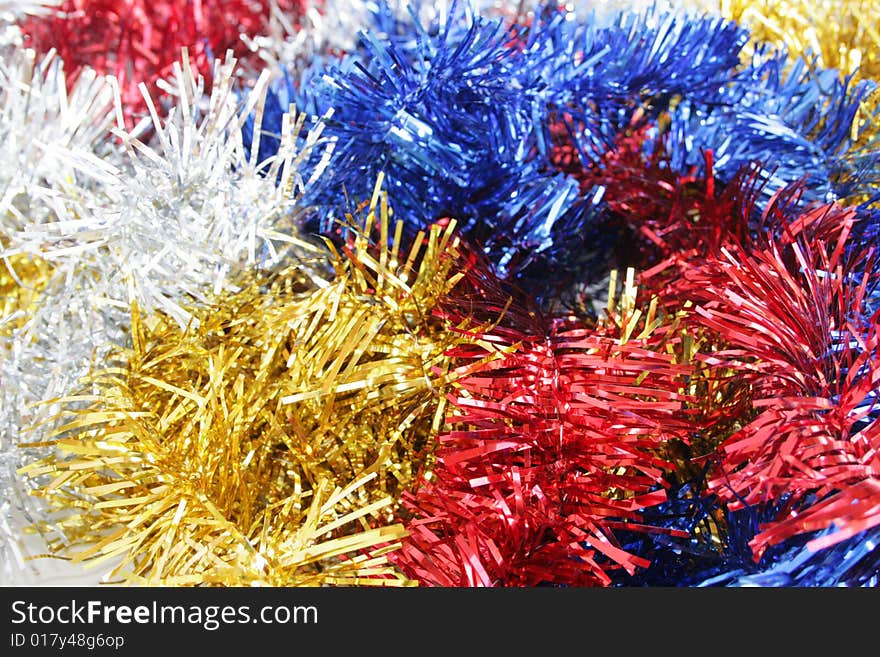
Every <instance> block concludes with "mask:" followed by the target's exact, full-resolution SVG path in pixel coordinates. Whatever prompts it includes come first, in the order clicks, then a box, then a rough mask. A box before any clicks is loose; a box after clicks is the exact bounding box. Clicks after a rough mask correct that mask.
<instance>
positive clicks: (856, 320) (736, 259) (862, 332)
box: [664, 204, 880, 558]
mask: <svg viewBox="0 0 880 657" xmlns="http://www.w3.org/2000/svg"><path fill="white" fill-rule="evenodd" d="M776 205H777V208H778V204H776ZM772 214H773V210H772V209H771V212H770V213H768V216H767V217H765V220H767V221H769V222H770V223H773V221H772V220H773V216H772ZM781 215H784V213H782V212H780V216H781ZM855 220H856V210H855V209H853V208H849V209H845V208H841V207H839V206H836V205H828V206H822V207H818V208H813V209H811V210H808V211H806V212H804V213H803V214H801V216H799V217H798V218H797V219H796V220H794V221H789V222H788V223H787V225H783V226H773V225H770V226H768V227H767V228H768V230H767V231H765V232H762V233H761V234H760V235H759V236H758V237H757V238H756V239H755V240H754V241H753V242H752V243H751V244H750V245H748V246H744V245H742V244H739V243H737V242H731V243H729V244H728V245H727V246H725V247H724V248H723V249H721V251H720V253H719V254H718V255H717V256H715V257H709V258H706V259H705V260H704V261H703V262H702V263H696V262H694V261H688V262H681V263H679V267H678V268H677V270H676V272H677V275H678V279H677V283H675V284H673V285H670V286H668V287H667V288H666V289H665V290H664V295H666V296H667V303H668V304H669V305H675V304H681V303H683V302H685V301H690V302H692V303H693V308H692V310H691V311H690V313H689V314H690V317H689V322H690V324H691V326H692V327H693V329H694V330H708V331H712V332H714V333H716V334H717V335H718V336H719V339H720V341H721V342H722V343H724V344H725V345H726V347H725V348H724V349H723V350H721V351H719V352H716V353H714V354H709V355H704V356H703V357H702V359H703V360H704V362H706V363H707V364H709V365H712V366H715V367H718V368H721V369H734V370H736V371H737V373H738V380H737V382H736V385H737V386H747V387H748V388H749V390H750V395H751V398H752V402H751V403H752V406H753V408H754V417H753V418H751V419H750V420H749V421H748V422H747V423H745V424H744V426H742V427H741V428H740V429H739V430H738V431H736V432H735V433H734V434H733V435H731V436H730V437H729V438H728V439H727V440H726V442H725V444H724V446H723V449H722V454H721V463H720V468H719V471H718V474H717V476H716V477H715V478H714V479H713V480H712V481H711V482H710V488H711V489H712V490H714V492H716V493H717V494H718V495H719V496H720V497H721V498H722V499H724V500H727V501H728V502H729V503H730V507H731V508H733V509H736V508H739V507H741V506H743V505H745V504H749V505H751V504H759V503H763V502H769V501H785V502H787V506H786V507H785V509H786V510H785V512H784V513H783V514H782V515H781V516H780V518H779V519H778V520H777V521H776V522H774V523H771V524H770V525H768V526H767V527H766V528H764V529H763V531H762V532H761V533H760V534H759V535H758V536H756V537H755V539H754V540H753V541H752V547H753V549H754V552H755V555H756V558H760V555H761V554H762V553H763V551H764V550H765V549H766V548H767V547H768V546H770V545H774V544H777V543H779V542H781V541H783V540H785V539H786V538H789V537H791V536H794V535H797V534H801V533H805V532H811V531H815V530H818V529H824V528H827V527H829V526H830V525H832V524H833V525H834V526H835V528H836V529H837V531H836V533H834V534H831V535H829V536H828V537H826V538H824V539H822V545H828V544H832V543H834V542H837V541H839V540H843V539H844V538H846V537H848V536H852V535H853V534H854V533H857V532H858V531H861V530H863V529H866V528H868V527H872V526H875V525H877V524H880V497H878V495H877V492H878V474H880V461H878V450H880V423H878V422H877V421H873V420H871V418H870V416H869V415H868V412H867V411H866V410H865V409H866V408H870V407H871V404H872V402H871V395H872V394H873V391H875V390H876V389H877V386H878V383H880V354H878V318H877V317H874V318H872V319H870V320H866V319H865V318H864V313H865V301H866V299H865V297H866V289H867V287H868V283H869V282H870V280H871V279H872V278H875V277H876V274H874V273H872V272H874V266H873V260H872V257H871V256H872V254H870V253H866V254H858V255H857V256H855V257H853V256H852V255H847V238H848V236H849V233H850V230H851V228H852V225H853V223H854V221H855ZM812 499H818V500H819V503H818V504H814V505H812V506H808V504H809V501H810V500H812Z"/></svg>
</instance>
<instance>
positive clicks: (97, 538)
mask: <svg viewBox="0 0 880 657" xmlns="http://www.w3.org/2000/svg"><path fill="white" fill-rule="evenodd" d="M377 189H378V186H377ZM377 207H379V208H380V212H379V218H378V219H379V220H378V222H376V208H377ZM374 223H378V224H379V233H380V234H379V235H378V246H375V245H371V244H370V242H369V241H368V240H367V238H366V237H365V235H366V234H367V229H368V227H370V226H372V225H373V224H374ZM388 226H389V211H388V209H387V206H386V203H385V201H384V198H383V200H382V202H381V205H380V204H379V202H378V194H376V195H375V196H374V198H373V202H372V204H371V208H370V213H369V214H368V215H367V217H366V220H365V223H364V224H363V226H362V227H360V230H361V231H363V232H361V236H360V237H359V238H357V239H356V240H354V241H353V242H351V243H350V244H349V248H347V249H345V250H344V252H343V254H342V255H338V254H337V253H336V252H335V250H333V248H332V247H330V250H331V256H330V257H329V261H330V264H331V265H332V266H333V268H334V269H335V275H334V276H333V277H332V278H331V279H330V280H326V281H321V280H315V279H314V278H313V277H310V276H307V275H306V274H305V273H304V270H301V269H300V268H297V267H295V266H294V267H290V268H288V269H286V270H284V271H282V272H279V273H275V274H273V275H271V276H268V277H263V276H257V277H255V280H253V281H252V282H251V284H249V285H247V286H245V287H244V289H243V290H242V291H241V292H239V293H237V294H234V295H226V296H221V297H219V298H217V299H216V300H215V301H214V303H213V304H211V305H210V306H208V307H201V308H192V309H191V310H192V312H193V314H194V317H195V318H196V319H197V322H194V323H193V324H191V325H190V327H188V328H187V329H181V328H180V327H179V325H178V324H177V322H176V321H175V320H174V319H173V318H170V317H168V316H166V315H164V314H161V313H158V314H155V315H151V316H148V317H145V318H143V319H141V317H140V313H139V311H138V308H137V307H136V306H134V307H133V308H132V344H131V347H128V348H117V349H115V350H114V352H113V353H112V354H111V357H110V359H109V361H108V363H109V364H108V365H107V366H106V367H104V368H103V369H101V370H99V371H96V372H95V373H93V374H92V375H91V376H89V377H88V379H87V380H86V381H85V382H84V385H83V387H82V390H81V391H79V393H78V394H74V395H70V396H69V397H67V398H65V399H62V400H60V401H61V402H62V403H63V404H64V406H65V410H64V411H63V413H62V416H61V418H60V423H59V428H58V429H57V430H55V431H54V433H53V434H52V439H51V440H49V441H47V443H46V444H45V447H46V448H48V449H49V454H48V456H46V457H45V458H44V459H42V460H41V461H39V462H37V463H35V464H32V465H30V466H28V467H27V468H26V469H25V472H26V474H27V475H29V476H31V477H43V478H44V479H43V480H42V481H43V482H44V485H43V486H42V487H41V488H40V490H39V494H40V495H41V496H42V497H44V498H46V500H47V501H48V502H49V503H50V506H51V507H52V508H54V509H55V510H56V511H57V513H56V518H55V522H54V524H53V528H54V529H55V530H56V531H59V532H60V534H61V538H59V539H58V540H56V541H55V542H54V543H53V544H52V545H51V547H52V549H53V551H54V552H55V553H56V554H59V555H62V556H65V557H67V558H71V559H73V560H75V561H93V562H96V563H98V562H104V561H105V560H118V559H121V563H120V564H119V565H117V566H116V567H115V568H114V570H113V575H114V576H121V577H123V578H125V579H127V580H128V581H130V582H133V583H139V584H143V583H158V584H163V585H190V584H220V585H251V584H268V585H287V586H290V585H324V584H345V585H350V584H374V585H407V584H412V582H409V581H408V580H406V579H405V578H403V577H402V576H401V575H399V574H398V573H396V572H395V571H394V570H393V568H391V567H390V566H389V565H388V564H387V562H386V560H385V556H384V555H385V554H386V553H387V551H388V550H391V549H394V548H395V547H396V541H398V540H399V539H400V538H402V537H403V536H404V535H405V532H404V530H403V528H402V526H401V525H400V524H397V523H395V521H394V518H395V513H394V511H395V505H396V502H397V500H398V499H399V498H400V494H401V492H402V491H403V490H404V489H406V488H408V487H409V486H410V485H411V483H413V479H414V477H415V476H416V475H419V474H423V473H428V471H429V470H430V465H431V460H430V457H431V451H432V445H431V437H432V435H433V433H434V431H435V430H436V428H437V424H438V423H439V422H440V421H441V420H442V417H443V414H444V413H443V410H444V399H445V391H446V389H447V386H448V383H449V380H448V378H449V375H448V367H447V364H446V357H445V355H444V354H445V353H446V351H447V350H448V349H449V348H450V347H451V346H453V345H454V344H456V343H457V342H458V341H460V340H462V339H463V338H460V337H457V336H459V335H461V334H460V333H459V332H457V331H455V330H451V329H453V328H455V327H451V326H448V325H447V324H446V323H445V321H444V320H443V319H442V318H441V317H438V316H435V315H434V314H433V313H432V311H433V310H434V308H435V307H436V306H437V304H438V303H439V302H440V301H441V300H442V298H443V297H444V295H446V294H447V293H448V292H449V291H450V289H451V288H452V287H453V286H454V285H455V284H456V282H457V281H458V280H459V279H460V277H461V276H462V273H461V272H460V271H459V272H458V273H456V271H457V270H459V269H460V268H461V263H460V262H459V261H458V253H457V250H456V248H457V240H456V239H455V238H454V237H453V229H454V224H452V225H449V226H448V227H446V228H445V229H444V228H441V227H439V226H434V227H433V228H432V229H431V230H430V232H429V233H428V234H427V235H424V234H420V235H419V236H418V237H417V238H416V240H415V242H414V245H413V247H412V249H411V250H410V251H409V253H408V254H407V255H406V256H405V257H404V256H403V255H402V254H400V253H399V246H400V244H401V241H402V240H401V231H402V226H401V225H400V224H399V223H398V224H397V226H396V232H395V234H394V237H393V239H391V240H389V233H388ZM389 242H390V243H391V246H386V245H387V244H388V243H389Z"/></svg>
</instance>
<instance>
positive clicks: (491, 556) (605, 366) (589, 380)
mask: <svg viewBox="0 0 880 657" xmlns="http://www.w3.org/2000/svg"><path fill="white" fill-rule="evenodd" d="M506 333H507V334H506V335H505V336H504V337H500V336H498V335H496V334H492V333H487V334H486V335H482V336H477V337H478V340H475V344H474V345H473V346H472V347H469V348H461V349H458V350H457V351H456V352H455V353H453V354H451V355H452V356H453V357H454V358H456V359H458V362H460V363H461V364H460V366H459V368H458V372H459V374H460V375H461V376H462V378H461V380H460V381H459V383H460V390H459V391H458V393H457V394H453V395H451V396H450V398H449V402H450V405H451V407H452V409H453V410H452V411H451V412H450V413H448V414H447V418H446V423H447V427H448V429H447V430H446V431H445V432H444V433H443V434H442V435H441V436H440V437H439V447H438V451H437V465H436V466H435V469H434V472H433V476H432V478H431V480H430V481H427V482H425V483H424V484H423V485H422V486H421V488H420V489H419V490H418V491H417V492H415V493H414V494H408V495H405V498H404V504H405V507H406V511H407V513H408V514H409V515H410V518H409V521H408V523H407V527H408V530H409V532H410V536H409V537H408V538H407V539H405V541H404V545H403V548H402V549H401V550H400V551H398V552H397V553H396V556H394V555H392V558H393V559H394V560H395V561H396V562H397V564H398V565H399V566H400V567H401V568H402V569H403V570H404V572H405V573H406V574H407V575H408V576H411V577H414V578H417V579H418V580H419V581H420V582H422V583H423V584H426V585H435V586H535V585H540V584H548V583H552V584H556V585H570V586H595V585H608V584H609V583H610V582H611V578H610V576H609V572H610V571H611V570H613V569H618V568H624V569H625V570H627V571H628V572H630V573H632V572H634V571H635V569H636V568H639V567H645V566H647V565H648V562H647V561H645V560H644V559H642V558H640V557H638V556H636V555H632V554H629V553H627V552H626V551H625V550H623V549H622V548H621V547H620V545H619V544H618V542H617V540H616V539H615V536H614V530H615V529H619V528H622V527H626V528H627V529H630V530H642V531H665V530H656V529H653V528H647V527H643V526H641V525H639V524H638V522H637V518H638V515H637V514H638V511H640V510H641V509H644V508H646V507H649V506H652V505H656V504H659V503H661V502H663V501H664V500H665V498H666V494H665V490H664V489H663V487H662V482H663V474H664V471H665V470H666V469H667V468H668V464H667V463H665V462H664V461H662V460H661V459H660V458H658V457H657V456H656V454H657V448H658V447H659V446H660V445H661V444H662V443H663V442H664V441H666V440H668V439H669V438H671V437H679V438H685V437H686V436H687V435H688V434H689V433H690V432H691V431H692V430H693V427H692V426H691V422H690V420H689V418H688V417H687V414H686V413H685V412H684V411H683V402H685V401H687V398H686V397H685V396H684V395H682V394H681V393H680V392H679V391H680V389H681V388H682V387H683V381H684V380H685V377H686V376H687V375H688V373H689V372H690V366H689V365H686V364H678V363H676V362H675V359H674V357H673V356H672V355H670V354H669V353H666V351H665V350H661V349H659V348H656V347H655V346H654V345H652V344H651V343H650V339H631V340H629V341H622V340H621V338H620V335H619V334H618V333H619V332H618V331H617V330H616V329H601V330H600V331H594V330H589V329H584V328H576V327H574V328H573V327H571V326H567V327H562V328H561V329H559V330H551V331H549V332H548V333H549V335H548V336H547V337H540V338H536V337H531V336H527V335H522V336H521V338H520V341H519V343H518V344H513V343H511V341H510V333H511V332H510V331H509V330H508V331H507V332H506ZM662 333H663V331H662V330H661V331H657V332H656V336H657V337H653V336H652V339H654V340H661V338H662ZM621 342H623V343H622V344H621ZM493 356H494V357H493Z"/></svg>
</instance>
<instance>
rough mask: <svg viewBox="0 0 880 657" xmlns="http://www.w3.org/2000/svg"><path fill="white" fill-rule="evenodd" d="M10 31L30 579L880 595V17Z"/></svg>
mask: <svg viewBox="0 0 880 657" xmlns="http://www.w3.org/2000/svg"><path fill="white" fill-rule="evenodd" d="M0 21H2V33H0V56H2V59H0V137H2V140H0V141H2V145H0V149H2V151H3V154H4V162H5V165H4V166H3V167H2V168H0V183H2V184H0V257H2V260H3V263H2V265H3V266H2V267H0V293H2V303H0V312H2V316H0V376H2V380H0V391H2V394H0V486H2V489H3V496H2V498H3V501H2V505H0V509H2V510H3V515H2V517H0V552H2V564H3V565H2V574H3V581H4V582H9V583H12V582H15V581H18V579H19V578H20V577H21V576H22V573H24V572H25V571H26V570H30V571H31V572H32V573H36V576H37V577H39V571H40V567H41V564H43V563H45V559H46V558H51V557H57V558H62V559H66V560H69V561H70V562H71V565H72V566H73V567H77V568H78V567H91V568H95V569H97V573H99V574H100V576H102V577H103V580H104V581H107V582H120V583H124V582H127V583H133V584H157V585H172V586H199V585H225V586H229V585H233V586H241V585H268V586H291V585H293V586H325V585H345V586H350V585H366V586H456V587H459V586H511V587H523V586H527V587H530V586H615V587H625V586H719V585H723V586H743V585H759V586H876V585H877V584H878V582H880V552H878V540H880V456H878V454H880V400H878V390H880V287H878V284H880V275H878V269H877V258H878V254H877V238H878V234H880V193H878V191H880V142H878V137H877V135H878V131H877V126H878V125H880V115H878V111H880V110H878V97H880V96H878V94H880V91H878V83H880V67H878V61H880V60H878V52H880V42H878V36H877V29H876V26H877V25H878V24H880V11H878V7H877V6H875V3H871V2H862V1H860V0H852V1H851V2H850V1H847V2H843V3H830V2H815V3H807V2H795V1H794V0H778V1H777V0H774V1H770V0H767V1H757V0H755V1H743V2H720V3H713V2H709V1H708V0H700V1H699V2H693V1H691V2H679V3H663V4H660V3H657V4H651V5H647V4H646V3H627V2H615V3H610V4H609V3H595V4H594V3H591V2H587V3H582V4H581V5H579V6H577V7H570V6H568V5H566V6H562V5H557V4H555V3H547V4H532V3H505V2H492V3H489V2H485V3H483V2H475V3H472V4H469V3H466V2H453V3H451V5H449V6H447V5H446V4H445V3H432V2H429V1H427V0H421V1H420V0H414V1H413V3H412V4H407V3H406V2H396V1H395V2H392V1H391V0H381V1H380V2H369V3H368V2H362V1H361V0H323V1H321V2H317V0H316V1H315V2H312V1H311V0H302V1H299V0H297V1H296V2H288V1H281V0H271V1H268V2H233V1H231V0H204V1H203V2H183V1H177V0H174V1H166V2H134V1H129V2H115V1H110V0H101V1H97V0H81V1H80V0H70V1H64V2H62V1H60V0H59V1H55V2H49V1H47V2H27V3H0Z"/></svg>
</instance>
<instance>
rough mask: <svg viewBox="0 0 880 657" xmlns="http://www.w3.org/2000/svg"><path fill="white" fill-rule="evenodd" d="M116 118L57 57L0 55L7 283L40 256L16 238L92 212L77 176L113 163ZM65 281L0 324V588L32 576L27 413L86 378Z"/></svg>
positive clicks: (90, 81)
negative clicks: (70, 79)
mask: <svg viewBox="0 0 880 657" xmlns="http://www.w3.org/2000/svg"><path fill="white" fill-rule="evenodd" d="M112 108H113V94H112V89H111V87H110V86H109V85H107V84H106V83H105V81H104V80H103V79H102V78H100V77H98V76H96V75H95V73H94V72H93V71H90V70H87V71H84V72H83V75H82V76H81V77H80V79H79V80H78V81H77V83H76V84H75V85H74V87H73V88H72V89H71V91H70V92H68V91H67V84H66V79H65V76H64V70H63V64H62V62H61V61H60V60H59V59H58V58H57V57H55V56H54V55H53V54H51V53H50V54H48V55H47V56H46V57H43V58H38V57H37V56H36V55H35V53H34V52H33V51H30V50H24V49H21V48H16V47H13V46H9V47H4V48H3V49H2V50H0V158H2V162H3V164H2V166H0V267H3V268H4V272H3V273H4V274H5V275H6V274H8V276H7V278H8V277H9V276H11V277H12V278H13V280H19V277H18V274H17V272H16V267H17V263H16V257H19V258H23V259H24V260H27V259H28V258H30V257H32V256H39V255H40V253H39V252H38V251H37V252H30V251H29V250H28V249H26V248H21V247H22V244H21V242H22V231H25V230H27V229H28V227H30V226H33V225H46V224H48V223H54V224H65V223H67V222H70V221H72V220H75V219H76V217H77V216H79V214H80V213H82V212H84V211H86V212H87V211H88V210H87V208H86V206H85V204H83V202H82V201H83V199H85V198H88V197H90V196H91V194H92V193H93V190H92V189H91V188H90V187H91V185H92V182H91V180H90V178H89V177H88V176H84V175H83V174H82V169H83V167H84V166H86V165H87V164H88V163H90V162H96V161H98V162H100V161H101V159H100V158H99V157H98V155H99V154H100V155H101V156H102V157H103V158H110V157H111V154H112V152H113V150H114V149H113V147H112V144H111V143H110V141H109V140H108V136H109V128H110V126H111V125H112V119H113V111H112ZM62 276H63V273H62V272H61V271H56V272H55V273H54V274H53V282H52V283H50V284H49V285H48V286H47V290H46V291H45V295H46V296H45V297H44V298H45V299H46V300H47V302H49V305H47V306H46V307H45V308H39V307H37V310H33V308H31V307H29V308H26V309H22V308H19V309H16V310H14V311H12V312H11V314H9V315H8V316H3V317H0V582H7V581H11V580H13V579H14V575H16V574H18V573H21V572H23V571H24V570H25V569H28V570H31V571H33V570H36V566H34V565H29V564H28V563H27V562H26V561H25V557H26V556H27V555H28V550H27V549H25V548H24V545H23V543H22V540H21V539H22V537H21V535H20V531H19V530H18V529H17V528H16V527H14V526H13V525H14V524H15V520H14V516H17V517H18V519H19V520H20V519H21V518H22V517H24V518H25V519H27V520H28V521H29V522H31V521H33V522H36V521H39V520H41V519H42V517H41V507H40V505H39V504H38V502H37V500H35V499H34V498H32V497H30V496H29V495H28V489H27V485H26V484H25V483H24V482H23V480H22V478H21V477H20V476H19V475H18V473H17V469H18V468H19V467H20V466H21V465H23V464H24V463H25V462H26V460H27V458H28V451H27V450H22V449H19V448H18V446H17V445H18V443H19V442H22V441H26V440H27V438H26V437H25V436H24V435H23V434H22V432H21V429H22V428H23V427H24V426H27V425H28V424H30V423H31V421H32V420H37V419H39V417H40V410H39V409H33V408H31V407H30V406H29V405H30V404H32V403H33V402H35V401H38V400H39V399H42V398H44V397H46V396H52V395H54V394H55V393H56V392H57V391H58V390H61V389H63V387H64V386H66V385H67V384H69V383H70V382H71V381H72V380H73V379H74V377H76V376H79V375H80V374H82V373H83V371H82V368H78V367H77V365H76V363H77V362H78V361H81V360H82V358H78V357H79V354H80V352H82V351H83V349H86V350H90V349H91V344H90V343H89V341H88V339H87V338H88V335H85V336H84V335H78V334H76V331H72V330H70V329H71V325H70V322H67V321H66V320H64V319H63V318H64V317H65V314H67V315H69V314H71V313H78V312H79V309H78V306H77V301H78V299H76V298H72V299H71V298H65V295H66V296H69V290H63V289H60V287H63V286H61V281H62V280H63V279H62V278H61V277H62ZM19 283H20V284H21V285H23V286H30V285H32V282H30V281H27V280H19ZM53 289H56V290H57V291H58V293H59V294H58V296H57V297H55V296H53V293H52V292H51V291H52V290H53ZM62 293H63V294H62ZM59 324H61V326H60V328H59ZM93 325H94V322H93V321H91V320H90V321H89V323H86V324H82V326H93ZM89 333H91V330H90V331H89ZM86 343H89V344H88V346H81V345H84V344H86ZM72 352H75V353H72Z"/></svg>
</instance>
